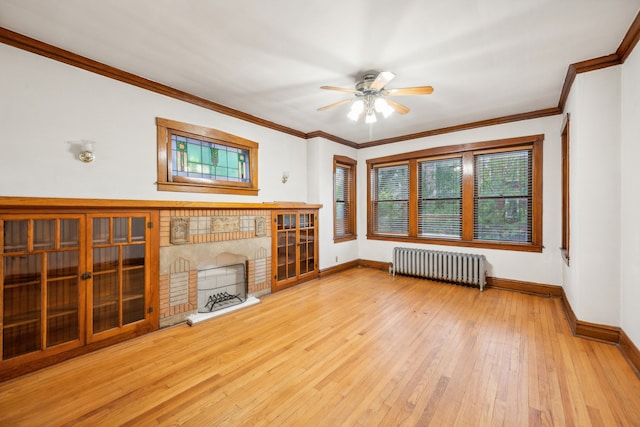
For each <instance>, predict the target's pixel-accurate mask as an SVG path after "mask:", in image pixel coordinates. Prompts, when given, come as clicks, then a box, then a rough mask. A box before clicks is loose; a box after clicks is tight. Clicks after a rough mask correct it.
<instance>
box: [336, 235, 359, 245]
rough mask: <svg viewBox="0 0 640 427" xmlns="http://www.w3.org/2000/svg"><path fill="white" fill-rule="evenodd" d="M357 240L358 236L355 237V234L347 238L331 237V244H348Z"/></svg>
mask: <svg viewBox="0 0 640 427" xmlns="http://www.w3.org/2000/svg"><path fill="white" fill-rule="evenodd" d="M357 238H358V236H356V235H355V234H351V235H349V236H340V237H336V236H334V237H333V243H342V242H350V241H352V240H356V239H357Z"/></svg>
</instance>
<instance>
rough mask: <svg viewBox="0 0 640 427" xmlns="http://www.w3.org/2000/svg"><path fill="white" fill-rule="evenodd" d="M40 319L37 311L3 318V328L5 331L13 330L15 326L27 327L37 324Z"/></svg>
mask: <svg viewBox="0 0 640 427" xmlns="http://www.w3.org/2000/svg"><path fill="white" fill-rule="evenodd" d="M40 320H41V319H40V312H39V311H31V312H28V313H20V314H15V315H11V316H7V317H5V321H4V325H3V327H4V328H5V329H9V328H15V327H16V326H22V325H27V324H29V323H37V322H39V321H40Z"/></svg>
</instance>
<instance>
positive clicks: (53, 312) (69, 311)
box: [47, 305, 78, 319]
mask: <svg viewBox="0 0 640 427" xmlns="http://www.w3.org/2000/svg"><path fill="white" fill-rule="evenodd" d="M77 314H78V306H73V305H70V306H66V307H56V308H50V309H49V311H48V312H47V319H54V318H56V317H63V316H69V315H77Z"/></svg>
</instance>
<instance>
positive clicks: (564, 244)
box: [560, 113, 571, 266]
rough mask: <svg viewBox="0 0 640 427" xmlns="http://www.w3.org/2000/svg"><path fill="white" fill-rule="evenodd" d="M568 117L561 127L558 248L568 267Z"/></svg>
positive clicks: (569, 205) (569, 224)
mask: <svg viewBox="0 0 640 427" xmlns="http://www.w3.org/2000/svg"><path fill="white" fill-rule="evenodd" d="M570 121H571V119H570V116H569V114H568V113H567V115H566V116H565V119H564V123H563V125H562V131H561V134H560V135H561V139H562V246H561V247H560V254H561V255H562V259H563V260H564V262H565V263H566V264H567V266H568V265H569V260H570V256H569V255H570V252H569V245H570V240H571V223H570V214H571V203H570V189H571V186H570V176H569V172H570V151H569V150H570V145H569V138H570V134H569V133H570Z"/></svg>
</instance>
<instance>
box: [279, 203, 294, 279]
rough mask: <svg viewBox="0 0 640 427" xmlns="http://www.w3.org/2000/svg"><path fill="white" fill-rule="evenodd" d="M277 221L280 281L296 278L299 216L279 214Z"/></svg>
mask: <svg viewBox="0 0 640 427" xmlns="http://www.w3.org/2000/svg"><path fill="white" fill-rule="evenodd" d="M276 218H277V220H276V222H275V223H276V241H277V252H276V257H277V266H278V268H277V274H278V280H286V279H291V278H294V277H296V229H297V227H296V224H297V221H296V219H297V215H296V214H292V213H286V214H278V215H277V217H276Z"/></svg>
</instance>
